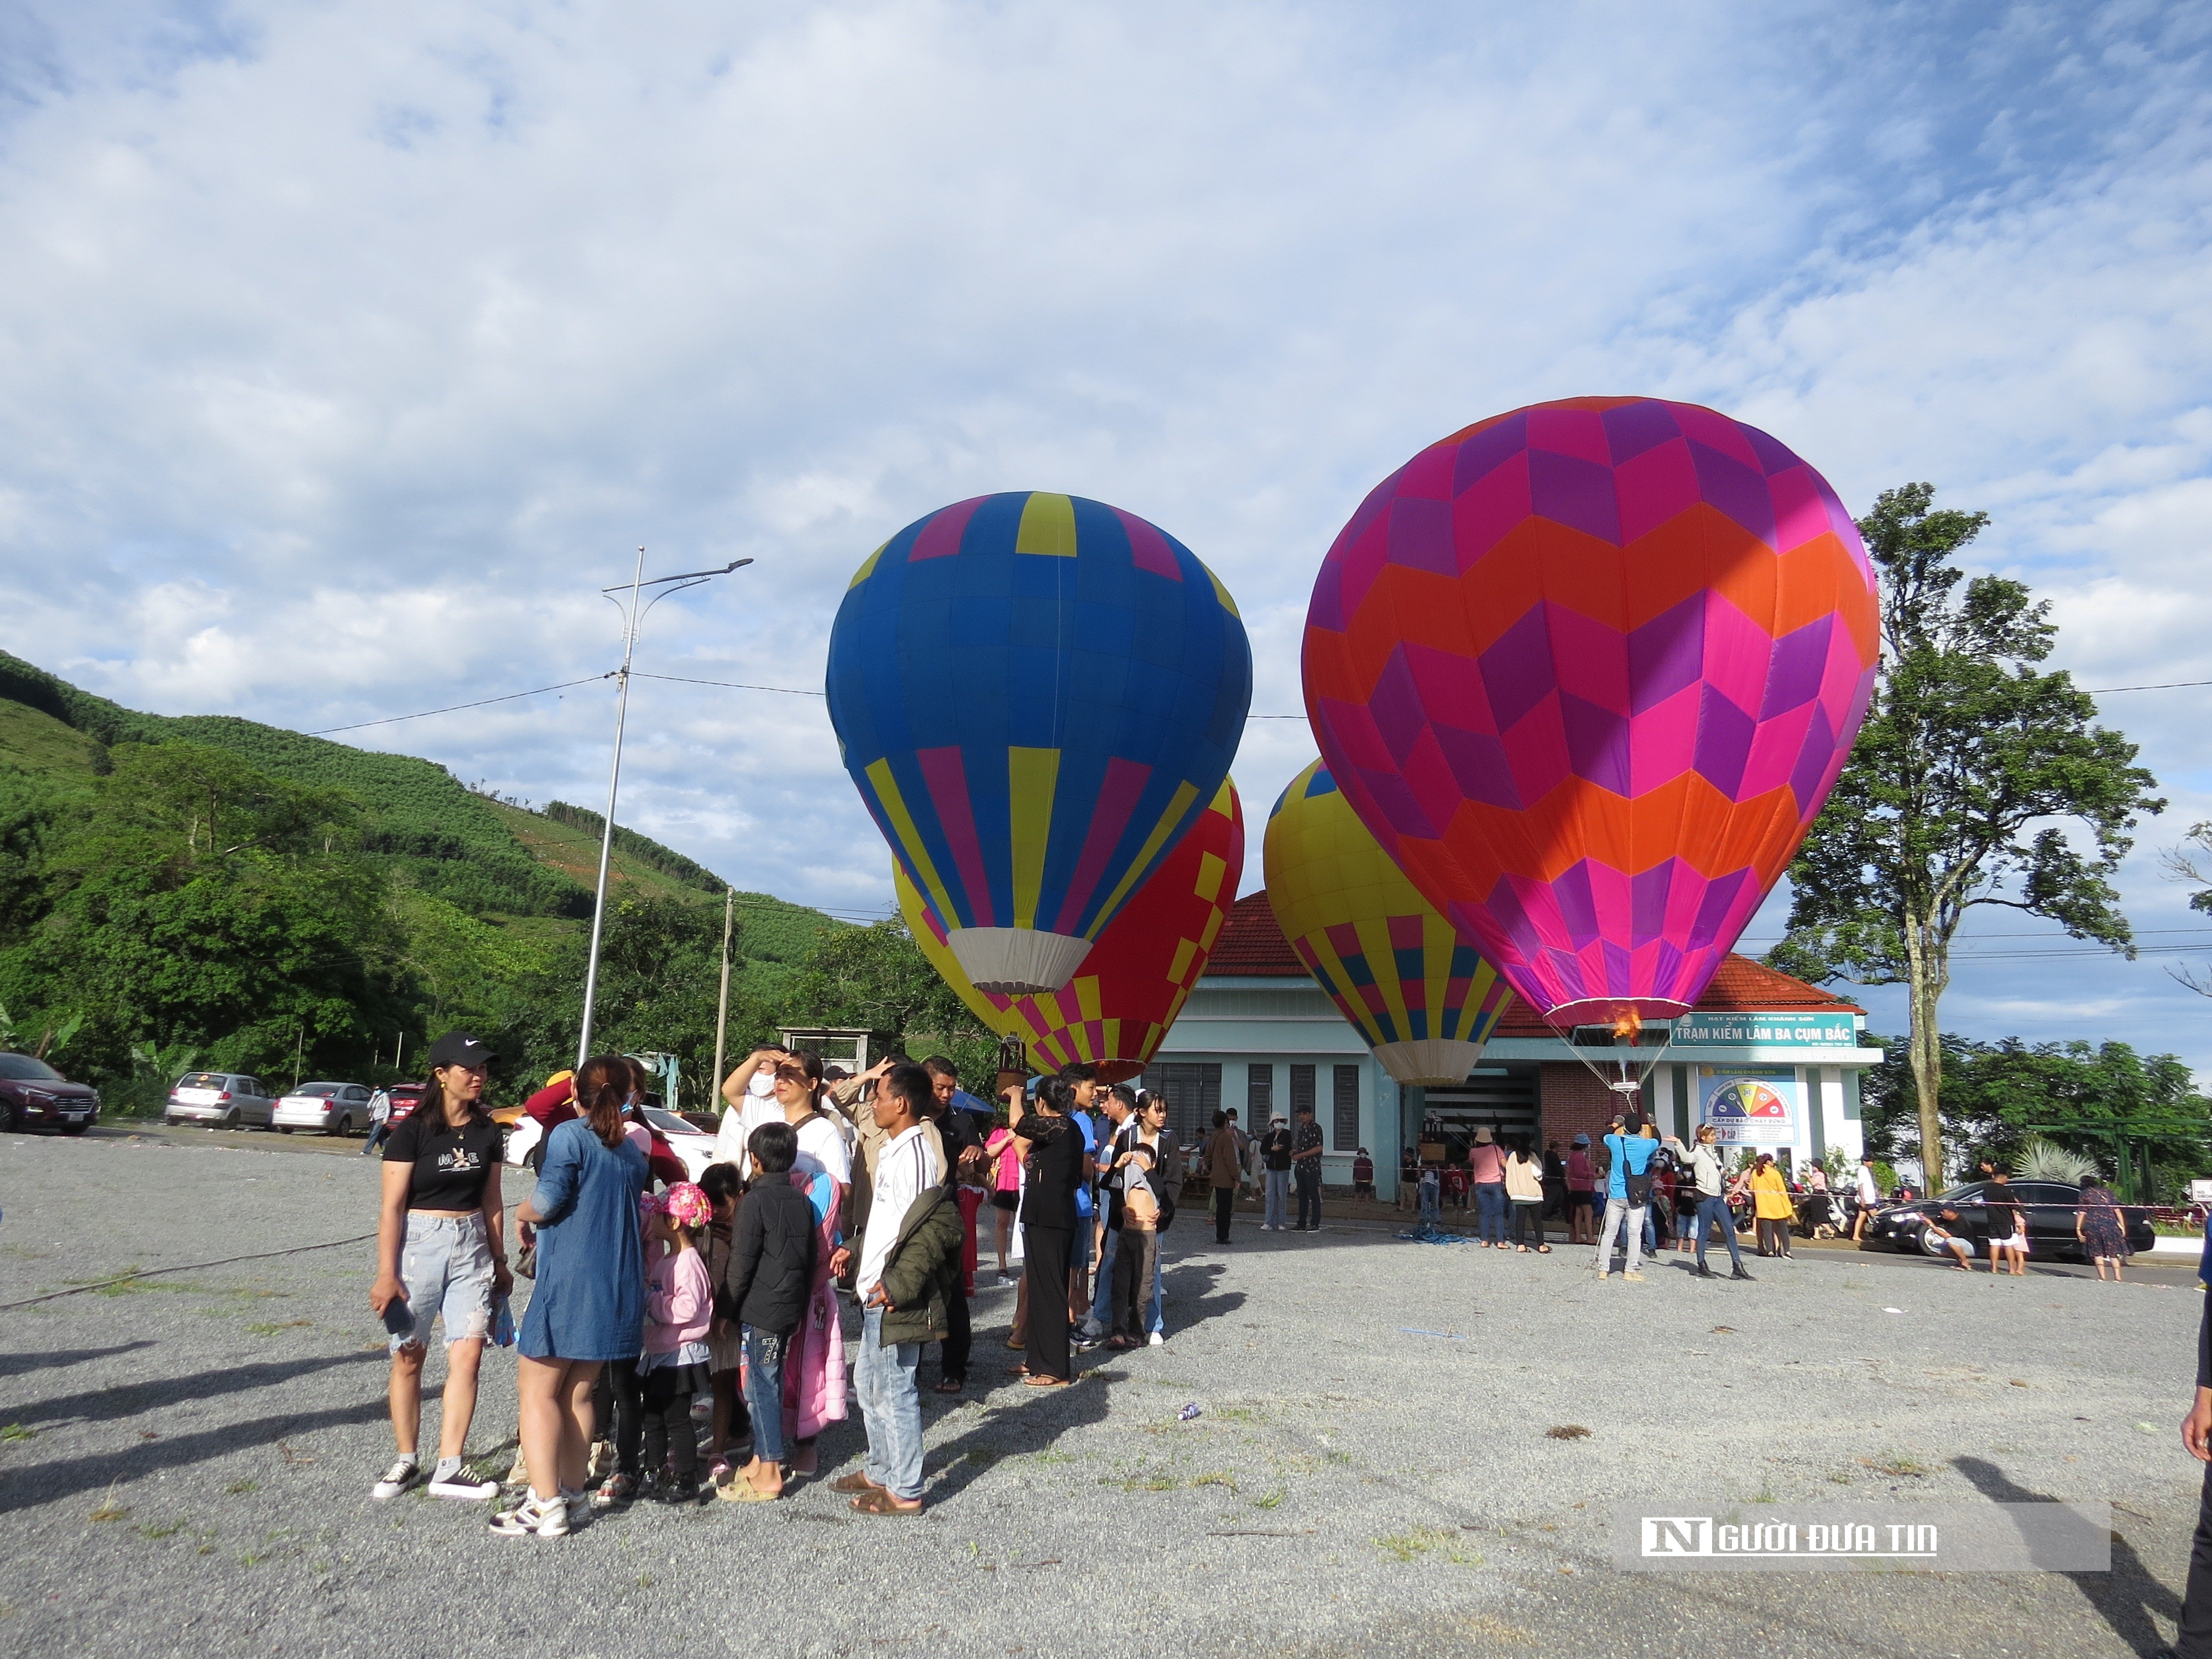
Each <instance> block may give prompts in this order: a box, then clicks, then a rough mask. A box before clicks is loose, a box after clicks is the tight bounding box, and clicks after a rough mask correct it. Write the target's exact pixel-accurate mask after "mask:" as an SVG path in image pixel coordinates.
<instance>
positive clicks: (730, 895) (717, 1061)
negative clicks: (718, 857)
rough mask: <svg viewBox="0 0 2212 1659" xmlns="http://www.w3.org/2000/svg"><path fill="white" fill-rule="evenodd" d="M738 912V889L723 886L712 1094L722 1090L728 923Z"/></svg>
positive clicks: (726, 1026) (726, 1025) (726, 1028)
mask: <svg viewBox="0 0 2212 1659" xmlns="http://www.w3.org/2000/svg"><path fill="white" fill-rule="evenodd" d="M737 914H738V890H737V889H736V888H734V887H729V888H725V889H724V890H723V892H722V990H721V994H720V996H718V997H716V998H715V1000H714V1096H713V1097H710V1098H718V1097H720V1094H721V1091H722V1039H723V1037H724V1036H726V1034H727V1033H728V1031H729V1029H730V923H731V922H732V921H734V920H735V919H736V916H737Z"/></svg>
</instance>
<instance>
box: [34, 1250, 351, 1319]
mask: <svg viewBox="0 0 2212 1659" xmlns="http://www.w3.org/2000/svg"><path fill="white" fill-rule="evenodd" d="M374 1237H376V1235H375V1234H374V1233H363V1234H362V1235H361V1237H358V1238H333V1239H331V1241H330V1242H329V1243H326V1244H295V1245H293V1246H291V1248H289V1249H283V1250H256V1251H255V1252H254V1253H253V1254H252V1255H227V1256H225V1257H224V1258H223V1259H222V1261H186V1262H182V1263H180V1264H179V1265H178V1266H176V1267H148V1268H146V1269H145V1270H144V1271H143V1272H140V1273H125V1274H124V1275H123V1276H122V1277H121V1278H119V1279H101V1280H100V1282H99V1283H98V1284H96V1285H70V1287H69V1289H67V1290H65V1291H47V1292H46V1294H45V1295H44V1296H27V1297H24V1298H23V1299H22V1300H21V1302H0V1313H6V1312H7V1311H8V1310H10V1309H12V1308H27V1307H29V1306H30V1305H31V1304H33V1302H52V1300H54V1298H55V1297H63V1296H82V1295H83V1294H84V1293H85V1292H86V1291H106V1290H112V1289H113V1288H114V1287H115V1286H116V1285H128V1284H131V1283H132V1282H133V1281H135V1280H137V1279H155V1278H158V1277H159V1276H160V1275H161V1274H162V1273H202V1272H204V1271H205V1270H206V1269H208V1268H210V1267H230V1266H232V1265H233V1264H234V1263H236V1262H240V1261H267V1260H268V1259H269V1258H270V1256H276V1255H306V1254H307V1252H308V1251H309V1250H335V1249H337V1248H338V1247H339V1246H340V1245H342V1244H366V1243H368V1241H369V1240H370V1239H372V1238H374Z"/></svg>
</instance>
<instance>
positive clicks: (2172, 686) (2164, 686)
mask: <svg viewBox="0 0 2212 1659" xmlns="http://www.w3.org/2000/svg"><path fill="white" fill-rule="evenodd" d="M2186 685H2212V680H2166V681H2162V682H2160V684H2157V685H2089V686H2083V687H2082V688H2081V690H2082V694H2083V695H2084V696H2091V697H2101V696H2106V695H2107V694H2108V693H2111V692H2113V691H2173V690H2179V689H2180V688H2181V687H2183V686H2186Z"/></svg>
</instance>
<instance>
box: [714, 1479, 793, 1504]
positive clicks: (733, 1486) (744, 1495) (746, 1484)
mask: <svg viewBox="0 0 2212 1659" xmlns="http://www.w3.org/2000/svg"><path fill="white" fill-rule="evenodd" d="M721 1496H722V1501H723V1502H724V1503H725V1504H773V1503H774V1502H775V1500H776V1499H777V1498H781V1497H782V1496H783V1494H782V1493H781V1492H763V1491H762V1490H761V1489H760V1488H759V1487H758V1486H755V1485H753V1483H752V1482H751V1481H750V1480H732V1481H731V1482H730V1484H729V1485H728V1486H725V1487H723V1488H722V1493H721Z"/></svg>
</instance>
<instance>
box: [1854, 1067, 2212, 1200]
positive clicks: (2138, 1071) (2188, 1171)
mask: <svg viewBox="0 0 2212 1659" xmlns="http://www.w3.org/2000/svg"><path fill="white" fill-rule="evenodd" d="M1942 1055H1943V1092H1942V1097H1941V1099H1940V1103H1939V1104H1940V1109H1941V1111H1942V1128H1943V1136H1944V1139H1945V1140H1946V1141H1947V1142H1948V1144H1949V1145H1951V1146H1957V1147H1960V1148H1961V1149H1970V1151H1969V1155H1970V1156H1971V1157H1972V1158H1977V1159H1980V1158H1986V1159H1988V1160H1989V1161H1990V1162H1991V1163H1994V1164H1997V1165H1998V1166H1999V1167H2001V1168H2008V1167H2010V1165H2011V1163H2012V1161H2013V1159H2014V1158H2016V1157H2017V1156H2018V1155H2019V1154H2020V1153H2021V1152H2022V1151H2023V1150H2025V1148H2026V1147H2027V1143H2028V1142H2029V1140H2031V1139H2045V1140H2048V1141H2051V1142H2053V1143H2055V1144H2056V1145H2057V1146H2063V1147H2065V1148H2067V1149H2068V1150H2069V1151H2072V1152H2080V1153H2082V1154H2084V1155H2085V1156H2087V1157H2088V1158H2093V1159H2094V1160H2095V1161H2096V1162H2097V1163H2098V1164H2100V1166H2101V1167H2103V1168H2104V1169H2105V1170H2106V1172H2107V1173H2110V1174H2118V1168H2117V1158H2116V1152H2115V1149H2116V1147H2118V1146H2122V1145H2126V1146H2130V1148H2132V1146H2134V1145H2135V1144H2136V1143H2138V1142H2140V1143H2142V1144H2144V1145H2145V1146H2147V1147H2148V1152H2149V1153H2150V1158H2151V1162H2152V1164H2153V1165H2154V1168H2155V1169H2156V1170H2158V1171H2159V1184H2160V1188H2161V1189H2162V1190H2172V1189H2174V1188H2178V1187H2179V1185H2180V1183H2182V1182H2185V1181H2187V1180H2188V1179H2189V1178H2190V1177H2191V1176H2195V1175H2197V1174H2199V1173H2201V1172H2202V1168H2203V1160H2204V1158H2205V1155H2206V1152H2207V1150H2208V1146H2212V1103H2209V1102H2207V1101H2206V1100H2205V1098H2204V1097H2203V1096H2202V1095H2200V1094H2199V1093H2198V1092H2197V1086H2196V1083H2195V1080H2194V1079H2193V1077H2192V1076H2191V1072H2190V1069H2189V1067H2188V1066H2187V1065H2185V1063H2184V1062H2183V1061H2182V1060H2180V1058H2179V1056H2177V1055H2173V1054H2151V1055H2142V1054H2137V1053H2136V1051H2135V1050H2134V1049H2133V1048H2130V1046H2129V1045H2128V1044H2126V1043H2124V1042H2106V1043H2100V1044H2098V1045H2096V1046H2095V1047H2092V1046H2091V1045H2090V1044H2088V1043H2087V1042H2036V1043H2029V1042H2022V1041H2021V1039H2020V1038H2018V1037H2006V1038H2003V1039H2002V1041H1999V1042H1974V1041H1972V1040H1971V1039H1970V1038H1966V1037H1963V1036H1958V1035H1957V1034H1956V1033H1954V1032H1950V1031H1946V1032H1944V1033H1943V1036H1942ZM1904 1056H1905V1045H1904V1044H1901V1043H1900V1044H1897V1045H1895V1046H1894V1047H1893V1048H1891V1049H1890V1053H1889V1054H1888V1055H1887V1058H1886V1059H1885V1060H1883V1062H1882V1064H1881V1065H1880V1066H1876V1067H1875V1068H1874V1069H1873V1070H1871V1071H1869V1072H1868V1073H1865V1074H1864V1076H1863V1078H1862V1079H1861V1082H1860V1105H1861V1110H1862V1114H1863V1116H1862V1121H1863V1125H1864V1127H1865V1130H1866V1144H1867V1149H1868V1150H1869V1152H1874V1153H1875V1156H1877V1157H1886V1156H1888V1155H1890V1154H1891V1153H1892V1152H1894V1151H1895V1150H1896V1149H1897V1148H1898V1147H1899V1146H1901V1145H1903V1144H1905V1137H1906V1136H1908V1135H1910V1134H1911V1133H1913V1132H1914V1131H1915V1129H1916V1128H1917V1122H1918V1117H1919V1100H1918V1097H1917V1091H1916V1090H1915V1085H1914V1082H1913V1078H1912V1068H1911V1065H1910V1064H1909V1062H1908V1061H1907V1060H1905V1057H1904Z"/></svg>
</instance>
